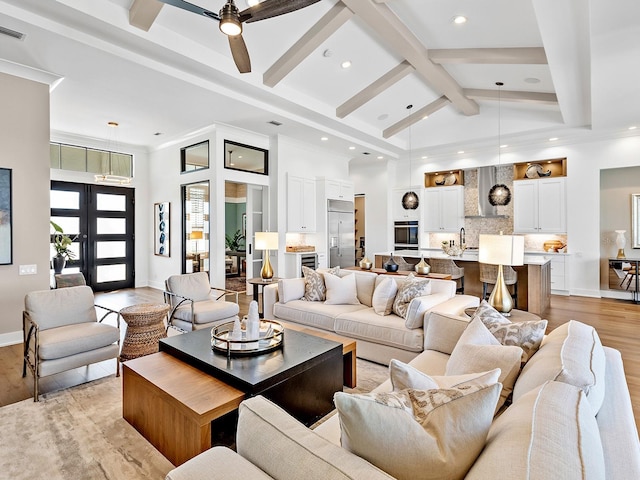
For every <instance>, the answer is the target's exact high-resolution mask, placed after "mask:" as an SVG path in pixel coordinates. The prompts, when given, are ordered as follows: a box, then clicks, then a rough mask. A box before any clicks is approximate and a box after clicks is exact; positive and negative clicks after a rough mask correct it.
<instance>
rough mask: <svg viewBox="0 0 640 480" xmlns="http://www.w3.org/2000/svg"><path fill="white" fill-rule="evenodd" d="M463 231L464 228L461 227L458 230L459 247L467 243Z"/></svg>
mask: <svg viewBox="0 0 640 480" xmlns="http://www.w3.org/2000/svg"><path fill="white" fill-rule="evenodd" d="M465 235H466V233H465V231H464V227H462V228H461V229H460V246H462V245H464V244H465V243H467V239H466V238H465Z"/></svg>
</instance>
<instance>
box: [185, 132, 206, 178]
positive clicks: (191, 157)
mask: <svg viewBox="0 0 640 480" xmlns="http://www.w3.org/2000/svg"><path fill="white" fill-rule="evenodd" d="M180 166H181V168H180V172H182V173H186V172H194V171H196V170H204V169H205V168H209V141H208V140H207V141H205V142H202V143H196V144H195V145H191V146H189V147H184V148H181V149H180Z"/></svg>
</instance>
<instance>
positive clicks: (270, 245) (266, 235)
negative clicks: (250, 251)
mask: <svg viewBox="0 0 640 480" xmlns="http://www.w3.org/2000/svg"><path fill="white" fill-rule="evenodd" d="M255 249H256V250H264V251H265V253H264V260H263V262H262V270H260V276H261V277H262V280H263V281H265V282H266V281H268V280H271V279H272V278H273V268H272V267H271V263H270V262H269V250H277V249H278V232H256V243H255Z"/></svg>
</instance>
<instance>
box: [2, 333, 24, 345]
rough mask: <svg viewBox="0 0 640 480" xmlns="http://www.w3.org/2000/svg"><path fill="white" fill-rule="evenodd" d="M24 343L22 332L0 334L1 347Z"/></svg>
mask: <svg viewBox="0 0 640 480" xmlns="http://www.w3.org/2000/svg"><path fill="white" fill-rule="evenodd" d="M17 343H22V330H18V331H17V332H9V333H0V347H6V346H9V345H16V344H17Z"/></svg>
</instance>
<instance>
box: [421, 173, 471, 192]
mask: <svg viewBox="0 0 640 480" xmlns="http://www.w3.org/2000/svg"><path fill="white" fill-rule="evenodd" d="M452 179H455V182H452ZM451 185H464V171H463V170H443V171H439V172H430V173H425V174H424V186H425V187H427V188H430V187H446V186H451Z"/></svg>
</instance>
